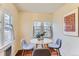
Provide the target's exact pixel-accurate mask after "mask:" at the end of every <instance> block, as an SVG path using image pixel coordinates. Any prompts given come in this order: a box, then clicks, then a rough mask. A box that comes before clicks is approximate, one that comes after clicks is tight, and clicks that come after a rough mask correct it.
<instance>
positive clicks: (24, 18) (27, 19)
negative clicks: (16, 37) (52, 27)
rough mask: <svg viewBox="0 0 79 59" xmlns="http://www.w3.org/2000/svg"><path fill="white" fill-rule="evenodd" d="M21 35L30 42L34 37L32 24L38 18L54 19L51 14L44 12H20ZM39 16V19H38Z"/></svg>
mask: <svg viewBox="0 0 79 59" xmlns="http://www.w3.org/2000/svg"><path fill="white" fill-rule="evenodd" d="M19 15H20V30H21V31H20V32H21V33H20V34H21V35H20V36H21V39H22V38H24V39H26V41H27V42H28V43H29V42H30V40H31V39H32V32H33V31H32V29H33V27H32V25H33V22H34V21H36V20H39V21H42V22H43V21H49V22H51V21H52V16H51V14H42V13H28V12H20V14H19ZM36 18H38V19H36Z"/></svg>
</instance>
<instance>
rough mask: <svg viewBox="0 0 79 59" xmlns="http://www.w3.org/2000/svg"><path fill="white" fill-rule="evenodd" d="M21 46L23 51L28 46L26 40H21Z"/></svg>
mask: <svg viewBox="0 0 79 59" xmlns="http://www.w3.org/2000/svg"><path fill="white" fill-rule="evenodd" d="M21 44H22V49H24V48H25V47H26V46H28V44H27V42H26V40H22V42H21Z"/></svg>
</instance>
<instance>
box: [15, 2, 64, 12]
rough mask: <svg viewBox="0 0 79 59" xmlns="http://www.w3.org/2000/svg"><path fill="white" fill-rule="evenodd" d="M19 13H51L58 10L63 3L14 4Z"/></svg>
mask: <svg viewBox="0 0 79 59" xmlns="http://www.w3.org/2000/svg"><path fill="white" fill-rule="evenodd" d="M15 5H16V7H17V8H18V10H19V11H26V12H34V13H53V12H54V11H55V10H58V8H60V7H61V6H63V5H64V3H16V4H15Z"/></svg>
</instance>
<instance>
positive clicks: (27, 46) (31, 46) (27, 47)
mask: <svg viewBox="0 0 79 59" xmlns="http://www.w3.org/2000/svg"><path fill="white" fill-rule="evenodd" d="M33 48H34V44H32V43H30V44H27V42H26V41H25V40H22V49H24V50H32V49H33Z"/></svg>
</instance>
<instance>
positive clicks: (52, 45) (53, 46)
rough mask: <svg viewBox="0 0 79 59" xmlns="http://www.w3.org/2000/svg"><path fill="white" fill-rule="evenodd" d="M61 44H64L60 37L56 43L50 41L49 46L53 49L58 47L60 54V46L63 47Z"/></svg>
mask: <svg viewBox="0 0 79 59" xmlns="http://www.w3.org/2000/svg"><path fill="white" fill-rule="evenodd" d="M61 45H62V42H61V40H60V39H57V40H56V42H55V43H53V42H52V43H50V44H48V47H49V48H53V49H56V51H57V52H58V55H59V56H60V55H61V54H60V51H59V48H61Z"/></svg>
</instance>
